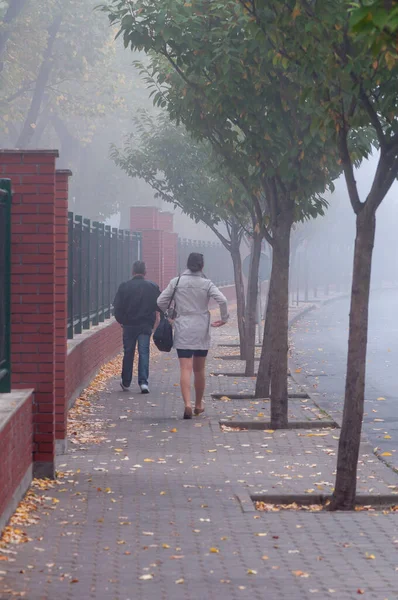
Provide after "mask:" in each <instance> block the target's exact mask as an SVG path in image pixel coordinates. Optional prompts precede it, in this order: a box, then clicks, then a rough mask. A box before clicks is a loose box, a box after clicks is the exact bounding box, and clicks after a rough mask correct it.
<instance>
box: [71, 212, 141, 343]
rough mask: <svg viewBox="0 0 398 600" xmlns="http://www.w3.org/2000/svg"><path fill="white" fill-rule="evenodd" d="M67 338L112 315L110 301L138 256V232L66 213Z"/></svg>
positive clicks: (139, 242)
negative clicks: (67, 246)
mask: <svg viewBox="0 0 398 600" xmlns="http://www.w3.org/2000/svg"><path fill="white" fill-rule="evenodd" d="M68 237H69V251H68V338H69V339H71V338H73V335H74V334H77V333H82V331H83V330H84V329H90V327H91V326H92V325H98V323H101V322H103V321H104V320H105V319H108V318H109V317H111V315H112V303H113V300H114V297H115V294H116V291H117V288H118V287H119V285H120V283H122V281H126V280H127V279H129V278H130V277H131V267H132V265H133V262H134V261H135V260H139V259H140V258H141V246H142V243H141V234H140V233H136V232H131V231H125V230H122V229H117V228H115V227H110V226H108V225H104V223H99V222H98V221H90V219H84V218H83V217H82V216H80V215H74V214H73V213H72V212H70V213H68Z"/></svg>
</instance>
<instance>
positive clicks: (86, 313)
mask: <svg viewBox="0 0 398 600" xmlns="http://www.w3.org/2000/svg"><path fill="white" fill-rule="evenodd" d="M83 227H84V231H83V238H84V243H85V246H86V257H87V258H86V264H85V270H86V272H85V278H86V290H85V291H86V293H85V298H84V301H83V329H90V320H91V305H90V303H91V293H90V286H91V268H90V265H91V262H90V254H91V253H90V236H91V222H90V219H83ZM84 304H85V306H84Z"/></svg>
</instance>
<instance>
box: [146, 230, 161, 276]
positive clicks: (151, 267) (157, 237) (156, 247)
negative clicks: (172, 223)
mask: <svg viewBox="0 0 398 600" xmlns="http://www.w3.org/2000/svg"><path fill="white" fill-rule="evenodd" d="M163 257H164V253H163V231H160V230H159V229H154V230H150V229H147V230H144V231H143V232H142V259H143V260H144V261H145V264H146V269H147V278H148V279H150V280H151V281H154V282H155V283H157V284H158V285H159V286H160V287H161V286H162V282H163Z"/></svg>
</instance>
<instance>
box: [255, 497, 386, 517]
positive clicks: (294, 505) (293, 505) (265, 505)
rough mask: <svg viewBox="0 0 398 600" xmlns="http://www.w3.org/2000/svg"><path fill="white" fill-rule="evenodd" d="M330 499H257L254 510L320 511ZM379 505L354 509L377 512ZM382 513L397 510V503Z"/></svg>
mask: <svg viewBox="0 0 398 600" xmlns="http://www.w3.org/2000/svg"><path fill="white" fill-rule="evenodd" d="M329 504H330V500H327V501H326V502H325V503H324V504H299V503H298V502H290V503H289V504H272V503H269V502H264V501H263V500H257V501H256V502H255V503H254V506H255V508H256V510H258V511H260V512H280V511H282V510H303V511H307V512H321V511H323V510H325V511H326V510H328V506H329ZM380 510H381V509H380V507H374V506H371V505H364V506H362V505H357V506H356V507H355V511H357V512H363V511H367V512H379V511H380ZM382 512H383V514H388V513H394V512H398V504H397V505H395V506H390V507H388V508H385V509H384V510H382Z"/></svg>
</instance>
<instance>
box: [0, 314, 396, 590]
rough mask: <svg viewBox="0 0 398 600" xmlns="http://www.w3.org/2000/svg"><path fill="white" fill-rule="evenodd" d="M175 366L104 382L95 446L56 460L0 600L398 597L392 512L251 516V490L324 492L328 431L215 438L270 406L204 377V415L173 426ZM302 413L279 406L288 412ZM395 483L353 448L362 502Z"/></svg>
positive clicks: (9, 551) (329, 471)
mask: <svg viewBox="0 0 398 600" xmlns="http://www.w3.org/2000/svg"><path fill="white" fill-rule="evenodd" d="M232 334H233V330H232V326H230V328H229V330H228V329H227V330H225V331H224V332H222V335H223V336H224V338H227V337H228V336H231V337H232ZM220 335H221V332H220ZM224 341H225V339H224ZM215 352H216V353H217V354H219V353H220V348H217V349H215ZM214 366H217V361H214V360H212V359H211V360H210V362H209V371H210V370H213V369H214ZM176 367H177V365H176V359H175V358H174V357H169V356H164V355H163V356H160V357H158V358H156V359H155V361H154V363H153V364H152V374H151V394H150V395H149V396H142V395H141V394H138V390H137V389H136V388H134V390H133V389H132V391H131V392H130V393H122V392H121V390H120V388H119V386H118V381H117V380H116V379H113V380H110V381H109V383H108V386H107V389H106V390H104V391H103V392H101V394H100V395H99V397H98V399H97V400H96V401H94V403H93V406H94V410H93V414H92V415H91V417H90V419H91V421H93V422H94V423H95V419H98V420H99V421H98V422H99V423H101V422H103V423H105V433H104V437H105V439H104V440H103V441H102V442H101V443H99V444H91V445H89V444H85V445H79V444H77V445H76V444H74V445H73V444H71V448H70V451H69V453H68V455H66V456H64V457H60V461H59V469H60V470H61V471H62V472H63V476H62V478H61V479H60V482H59V484H57V485H56V486H55V488H54V489H50V490H47V491H44V492H42V493H43V494H44V495H45V496H47V497H48V498H49V499H48V500H47V502H46V504H47V505H49V506H50V508H45V507H42V508H40V509H39V516H40V520H39V522H38V523H37V524H34V525H32V526H30V527H29V528H27V532H28V535H29V536H30V537H31V538H32V541H30V542H28V543H26V544H22V545H18V546H8V547H7V548H3V550H2V551H0V557H4V558H5V559H6V560H4V559H2V560H1V562H0V577H1V580H0V598H1V599H2V600H10V599H11V598H14V597H25V598H27V599H29V600H86V599H93V600H94V599H95V600H150V599H152V598H153V599H161V600H163V599H173V600H180V599H181V600H190V599H192V600H193V599H195V600H198V599H199V600H209V599H210V600H213V599H214V600H215V599H217V600H218V599H221V598H228V599H232V600H239V599H249V598H253V599H256V600H264V599H265V598H267V599H270V600H282V599H283V600H285V599H286V598H291V599H292V600H300V599H303V600H304V599H305V600H307V599H308V598H318V599H324V598H335V599H336V600H347V599H354V598H357V597H358V596H359V595H363V596H364V598H366V599H372V600H385V599H388V600H394V599H395V598H397V597H398V593H397V588H398V570H397V569H398V552H397V551H398V527H397V525H398V513H388V514H384V513H383V512H355V513H327V512H321V513H307V512H303V511H301V512H290V511H284V512H276V513H259V512H255V511H253V510H250V509H251V508H252V505H251V504H249V503H248V493H252V492H266V491H267V492H270V493H282V492H283V493H291V492H296V493H301V494H305V493H309V490H314V491H315V492H319V493H324V492H328V491H329V490H330V488H331V486H332V485H333V481H334V475H333V472H334V467H335V462H336V448H337V439H336V438H337V437H338V430H333V429H332V430H326V431H323V430H316V429H314V430H309V431H307V430H304V431H303V430H291V431H278V432H274V433H269V432H265V431H233V432H223V431H221V430H220V427H219V423H218V421H219V419H220V417H222V418H225V417H227V416H229V415H232V416H234V415H235V414H236V413H235V411H239V413H240V414H246V413H249V414H250V415H252V416H253V417H254V415H258V413H259V412H263V413H264V414H266V413H267V411H268V405H267V403H264V402H261V401H260V402H259V404H254V403H252V402H250V401H241V400H239V401H233V402H232V401H230V402H228V401H227V402H222V401H219V400H211V399H210V392H212V391H219V392H220V393H228V392H230V391H231V389H232V390H235V389H238V391H243V390H244V389H247V390H249V391H250V390H251V389H252V387H253V380H242V379H239V382H238V383H237V384H234V380H233V378H222V377H217V378H214V377H212V378H209V384H208V390H207V406H206V413H205V414H206V416H204V417H200V418H196V419H193V420H192V421H183V420H182V419H181V417H182V412H183V408H182V402H181V399H180V397H179V387H178V374H177V369H176ZM301 406H303V408H300V407H301ZM308 408H311V407H310V404H309V402H306V403H305V402H303V401H302V400H292V401H291V403H290V410H291V412H292V415H293V416H294V415H295V414H296V412H297V411H299V413H300V414H302V413H304V414H306V413H308V412H309V411H308V410H307V409H308ZM318 434H320V435H318ZM397 485H398V476H397V475H395V474H394V473H393V472H392V471H390V470H389V469H388V468H387V467H386V466H385V465H383V464H382V463H381V462H379V461H378V460H377V459H376V458H375V457H374V455H373V454H372V452H371V449H370V448H369V447H368V446H367V445H366V444H364V446H363V449H362V454H361V464H360V471H359V484H358V488H359V492H361V493H369V492H371V493H392V492H394V491H398V488H396V487H395V486H397ZM53 499H54V500H55V501H54V500H53ZM239 499H240V501H239ZM58 501H59V502H58ZM242 501H243V506H244V507H245V508H244V509H243V510H242V504H241V502H242ZM362 592H363V593H362Z"/></svg>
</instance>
